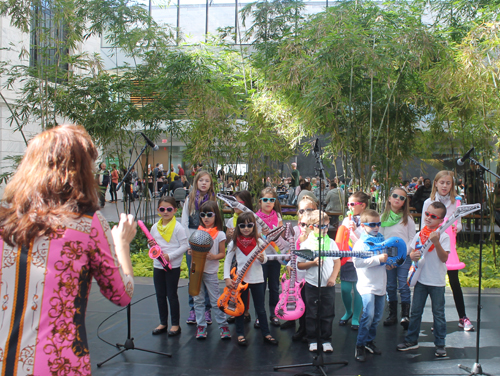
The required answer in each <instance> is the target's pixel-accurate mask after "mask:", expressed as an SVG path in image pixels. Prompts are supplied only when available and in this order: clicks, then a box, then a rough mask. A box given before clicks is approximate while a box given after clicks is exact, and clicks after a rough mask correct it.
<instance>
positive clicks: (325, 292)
mask: <svg viewBox="0 0 500 376" xmlns="http://www.w3.org/2000/svg"><path fill="white" fill-rule="evenodd" d="M304 289H305V290H306V301H307V302H306V307H307V309H306V333H307V340H308V342H309V343H316V339H317V338H316V328H317V322H318V321H317V317H318V314H319V317H320V339H321V341H323V342H322V343H325V342H330V338H331V337H332V325H333V318H334V317H335V286H332V287H321V312H318V293H319V288H318V287H316V286H313V285H310V284H309V283H306V285H305V286H304Z"/></svg>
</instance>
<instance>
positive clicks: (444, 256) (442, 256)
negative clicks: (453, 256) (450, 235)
mask: <svg viewBox="0 0 500 376" xmlns="http://www.w3.org/2000/svg"><path fill="white" fill-rule="evenodd" d="M440 236H441V235H440V234H439V233H438V232H437V231H434V232H431V234H430V235H429V239H430V240H431V242H432V244H434V248H435V249H436V252H437V255H438V257H439V260H441V262H446V261H447V260H448V252H447V251H445V249H444V248H443V246H442V245H441V243H440V242H439V237H440Z"/></svg>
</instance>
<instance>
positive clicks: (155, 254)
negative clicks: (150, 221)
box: [137, 220, 172, 272]
mask: <svg viewBox="0 0 500 376" xmlns="http://www.w3.org/2000/svg"><path fill="white" fill-rule="evenodd" d="M137 224H138V225H139V227H140V228H141V230H142V232H144V235H146V238H148V240H149V241H150V242H151V243H154V244H153V246H152V247H151V248H150V249H149V257H150V258H151V259H153V260H154V259H157V260H158V261H159V262H160V264H161V266H163V270H165V271H166V272H169V271H170V270H172V265H170V263H169V262H168V261H167V260H166V259H165V257H164V256H163V252H162V251H161V248H160V246H159V245H158V243H156V240H155V238H153V235H151V233H150V232H149V230H148V228H147V227H146V225H145V224H144V222H142V221H141V220H138V221H137Z"/></svg>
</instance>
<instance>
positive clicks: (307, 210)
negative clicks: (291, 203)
mask: <svg viewBox="0 0 500 376" xmlns="http://www.w3.org/2000/svg"><path fill="white" fill-rule="evenodd" d="M312 211H314V209H299V210H298V213H299V214H300V215H302V214H304V212H308V213H310V212H312Z"/></svg>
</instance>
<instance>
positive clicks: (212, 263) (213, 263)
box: [203, 231, 226, 274]
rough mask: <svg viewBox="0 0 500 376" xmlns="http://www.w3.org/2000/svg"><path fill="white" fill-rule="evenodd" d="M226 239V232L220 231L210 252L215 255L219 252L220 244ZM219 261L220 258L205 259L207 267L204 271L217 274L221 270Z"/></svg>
mask: <svg viewBox="0 0 500 376" xmlns="http://www.w3.org/2000/svg"><path fill="white" fill-rule="evenodd" d="M225 241H226V234H224V232H223V231H219V233H218V234H217V237H216V238H215V240H214V245H212V248H210V251H209V252H210V253H212V254H213V255H214V256H215V255H218V254H219V244H220V243H221V242H225ZM219 261H220V260H207V261H205V269H204V270H203V273H207V274H217V272H218V271H219Z"/></svg>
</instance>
